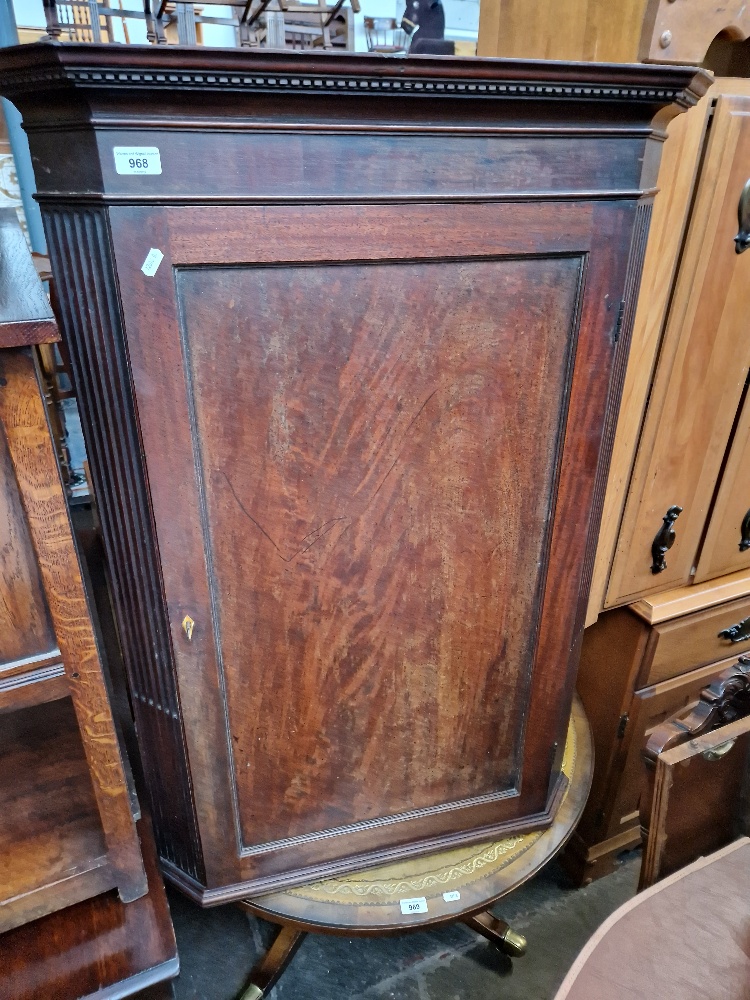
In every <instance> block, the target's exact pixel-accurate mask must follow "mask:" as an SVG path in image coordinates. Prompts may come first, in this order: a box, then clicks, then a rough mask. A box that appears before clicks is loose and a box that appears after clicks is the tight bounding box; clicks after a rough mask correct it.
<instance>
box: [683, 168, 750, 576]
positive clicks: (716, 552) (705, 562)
mask: <svg viewBox="0 0 750 1000" xmlns="http://www.w3.org/2000/svg"><path fill="white" fill-rule="evenodd" d="M749 172H750V171H749ZM748 298H749V301H748V305H749V306H750V296H749V297H748ZM748 567H750V400H748V396H747V392H746V393H745V397H744V400H743V405H742V409H741V411H740V413H739V417H738V420H737V423H736V426H735V429H734V434H733V436H732V442H731V446H730V449H729V454H728V456H727V461H726V464H725V466H724V471H723V472H722V476H721V483H720V484H719V490H718V492H717V494H716V500H715V501H714V505H713V508H712V510H711V519H710V521H709V523H708V531H707V532H706V537H705V539H704V542H703V546H702V548H701V554H700V558H699V560H698V567H697V569H696V573H695V582H696V583H702V582H703V581H704V580H712V579H714V577H717V576H723V575H724V574H725V573H737V572H739V571H741V570H746V569H748Z"/></svg>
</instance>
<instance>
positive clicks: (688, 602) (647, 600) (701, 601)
mask: <svg viewBox="0 0 750 1000" xmlns="http://www.w3.org/2000/svg"><path fill="white" fill-rule="evenodd" d="M748 594H750V574H748V573H732V574H731V575H730V576H723V577H721V578H720V579H718V580H709V581H708V582H707V583H701V584H696V585H694V586H691V587H675V588H674V589H673V590H665V591H664V592H663V593H661V594H654V595H653V596H652V597H643V598H641V600H640V601H636V602H635V604H631V605H630V609H631V611H633V612H635V614H637V615H638V616H639V617H640V618H642V619H643V620H644V621H645V622H648V624H649V625H658V624H659V622H664V621H669V620H670V619H672V618H678V617H679V616H680V615H688V614H690V613H691V612H692V611H700V610H702V609H704V608H712V607H715V606H716V605H717V604H723V603H724V602H725V601H733V600H736V599H737V598H738V597H745V596H747V595H748Z"/></svg>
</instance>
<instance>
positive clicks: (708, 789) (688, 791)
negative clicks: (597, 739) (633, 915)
mask: <svg viewBox="0 0 750 1000" xmlns="http://www.w3.org/2000/svg"><path fill="white" fill-rule="evenodd" d="M749 754H750V658H749V657H745V656H741V657H740V658H739V660H738V661H737V663H735V664H734V665H733V666H732V667H729V668H728V669H727V670H725V671H723V673H722V674H720V675H719V677H718V678H717V679H716V680H715V681H713V682H712V683H711V684H710V685H709V686H708V687H706V688H704V689H703V691H702V692H701V699H700V701H699V702H698V704H697V705H696V706H695V708H693V709H692V711H691V712H690V713H689V714H688V715H687V716H686V717H684V718H682V719H676V720H673V721H671V722H666V723H664V724H663V725H661V726H658V727H657V728H656V729H654V731H653V732H652V733H651V735H650V737H649V740H648V742H647V744H646V748H645V750H644V759H645V762H646V768H647V772H648V784H647V788H646V791H645V793H644V795H643V797H642V800H641V828H642V831H643V838H644V851H643V863H642V867H641V879H640V885H639V889H640V890H642V889H646V888H648V887H649V886H651V885H653V884H654V883H655V882H656V881H657V880H658V879H661V878H663V877H664V876H666V875H670V874H671V873H672V872H675V871H677V870H678V869H680V868H682V867H684V866H685V865H687V864H690V863H691V862H692V861H694V860H695V859H696V858H698V857H700V856H701V855H705V854H709V853H710V852H712V851H716V850H717V849H718V848H720V847H723V846H724V845H726V844H728V843H730V842H731V841H732V840H733V839H735V837H737V836H738V835H739V834H740V833H744V832H745V831H744V829H742V828H743V826H744V825H745V824H744V822H743V813H744V812H745V809H744V800H745V799H746V794H747V788H746V786H747V771H748V767H747V764H748V759H750V757H749Z"/></svg>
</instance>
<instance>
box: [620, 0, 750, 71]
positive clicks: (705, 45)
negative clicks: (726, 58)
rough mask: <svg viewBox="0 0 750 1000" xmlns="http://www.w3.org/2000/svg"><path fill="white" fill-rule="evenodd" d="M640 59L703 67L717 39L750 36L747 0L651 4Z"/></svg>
mask: <svg viewBox="0 0 750 1000" xmlns="http://www.w3.org/2000/svg"><path fill="white" fill-rule="evenodd" d="M647 6H648V10H647V16H646V18H645V20H644V32H643V36H642V39H641V44H640V46H639V52H638V56H637V58H638V59H645V60H649V61H653V62H661V63H693V64H696V65H700V64H701V63H703V60H704V58H705V55H706V52H708V49H709V47H710V45H711V42H713V40H714V38H716V36H717V35H718V34H719V33H720V32H724V33H725V34H726V35H727V37H728V38H730V39H731V40H732V41H740V40H742V39H743V38H747V37H748V35H750V7H748V5H747V3H746V0H689V2H685V0H683V2H682V3H675V2H674V0H649V3H648V5H647Z"/></svg>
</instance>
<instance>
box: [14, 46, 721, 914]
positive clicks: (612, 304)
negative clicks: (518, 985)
mask: <svg viewBox="0 0 750 1000" xmlns="http://www.w3.org/2000/svg"><path fill="white" fill-rule="evenodd" d="M693 76H694V73H693V71H690V70H682V69H677V68H671V69H667V70H665V69H661V68H654V67H645V66H643V67H627V68H623V67H618V68H615V67H606V66H605V67H602V66H565V65H562V64H546V65H545V64H534V63H519V62H510V61H480V60H454V59H432V58H414V59H409V60H399V61H397V62H395V61H389V60H384V59H379V58H373V57H368V56H362V57H357V56H355V57H324V56H323V57H321V56H319V55H307V54H294V55H287V54H281V53H270V52H264V53H259V54H248V53H247V52H241V51H218V50H214V51H212V50H189V51H188V50H184V51H183V50H178V49H177V50H175V49H171V50H169V51H164V50H157V49H140V48H135V47H122V48H117V49H113V48H98V47H96V46H75V45H69V46H48V45H45V46H38V47H34V46H30V47H24V48H23V49H22V50H21V49H16V50H9V51H6V52H4V53H3V56H2V60H0V87H2V90H3V92H4V93H5V94H7V95H8V96H10V97H11V98H12V99H13V100H14V101H15V102H16V103H17V105H18V107H19V108H20V110H21V112H22V114H23V115H24V119H25V124H26V127H27V129H28V131H29V136H30V142H31V146H32V152H33V155H34V158H35V162H36V164H37V171H38V173H37V180H38V184H39V189H40V198H41V201H42V203H43V206H44V212H45V221H46V227H47V233H48V238H49V243H50V250H51V254H52V261H53V267H54V268H55V270H56V274H57V277H58V287H59V288H60V292H61V308H62V311H63V315H62V321H63V327H64V331H65V335H66V337H67V338H68V340H69V343H70V349H71V355H72V358H73V363H74V365H75V367H76V378H77V383H78V391H79V393H80V395H81V397H82V409H83V419H84V423H85V426H86V433H87V443H88V446H89V449H90V457H91V463H92V471H93V475H94V479H95V484H96V490H97V496H98V497H99V498H100V501H101V506H102V523H103V528H104V532H105V538H106V544H107V549H108V552H109V556H110V559H111V562H112V574H113V582H114V589H115V595H114V597H115V603H116V608H117V614H118V620H119V627H120V630H121V633H122V642H123V648H124V651H125V655H126V658H127V661H128V669H129V675H130V682H131V686H132V690H133V694H134V698H135V700H136V708H137V714H138V729H139V734H140V738H141V742H142V746H143V751H144V757H145V764H146V771H147V775H148V780H149V786H150V789H151V795H152V798H153V808H154V815H155V819H156V825H157V830H158V835H159V842H160V851H161V854H162V858H163V860H164V862H165V866H166V870H167V872H168V874H169V875H170V876H171V877H172V878H173V879H174V880H175V881H177V882H178V883H179V884H181V885H182V887H183V888H185V889H186V890H187V891H188V892H190V893H192V894H193V895H194V896H195V897H196V898H199V899H201V900H202V901H203V902H204V903H211V902H220V901H222V900H224V899H230V898H236V897H239V896H242V895H245V894H247V892H248V891H250V890H252V891H254V892H258V891H261V890H263V889H266V888H268V889H270V888H273V887H276V886H282V885H288V884H292V883H293V882H295V881H299V880H302V879H305V878H309V877H311V876H320V875H323V874H326V873H333V872H336V871H341V870H344V869H346V868H352V867H360V866H362V865H363V864H368V863H369V864H373V863H378V862H382V861H383V860H384V859H387V858H396V857H401V856H404V855H406V854H408V853H412V852H414V851H424V850H428V849H430V848H435V847H440V846H447V845H450V844H454V843H459V842H465V841H469V840H481V839H485V838H488V837H492V836H494V835H496V834H498V833H499V832H501V831H504V830H509V831H510V830H521V829H530V828H533V827H535V826H543V825H544V824H545V823H548V822H549V821H550V819H551V817H552V815H553V814H554V809H555V803H556V801H557V797H558V796H559V794H560V791H561V777H560V758H561V753H562V748H563V745H564V742H565V729H566V726H567V720H568V715H569V712H570V704H571V697H572V690H573V683H574V677H575V669H576V665H577V657H578V644H579V640H580V632H581V626H582V615H583V611H584V608H585V602H586V594H587V590H588V581H589V578H590V571H591V559H592V556H593V548H592V546H591V545H590V544H589V540H590V539H591V538H592V537H593V536H595V533H596V531H597V528H598V518H599V513H600V508H601V491H602V487H603V484H604V478H603V477H604V476H605V474H606V466H607V461H608V452H609V447H610V434H611V428H612V418H613V415H614V413H615V411H616V407H617V402H618V398H619V392H620V384H621V379H622V372H623V366H624V361H625V356H626V353H627V342H628V338H629V333H630V325H631V322H632V309H633V305H634V302H635V293H636V291H637V285H638V280H639V275H640V266H641V261H642V256H643V249H644V244H645V239H646V235H647V230H648V219H649V213H650V199H651V197H652V195H653V191H652V190H651V189H650V187H651V184H652V183H653V178H654V177H655V170H656V167H657V165H658V150H659V144H658V142H655V141H652V140H653V132H652V122H653V121H654V119H655V118H657V117H658V118H659V119H660V122H666V121H667V120H668V119H669V118H670V117H671V116H672V115H673V114H674V113H676V111H677V110H678V108H677V107H676V106H674V105H672V102H674V101H677V102H678V103H681V104H682V105H683V106H686V105H687V104H688V103H690V102H691V101H693V100H694V99H695V96H696V95H697V94H698V93H699V92H701V91H702V89H703V88H704V86H705V81H704V80H703V79H702V78H701V77H698V78H697V81H696V82H694V84H693V87H694V90H693V92H692V93H688V94H686V93H684V88H686V87H689V86H690V84H691V80H692V78H693ZM115 148H118V149H119V150H120V152H119V153H115V152H114V150H115ZM152 251H158V253H153V252H152ZM160 255H163V256H160Z"/></svg>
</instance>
